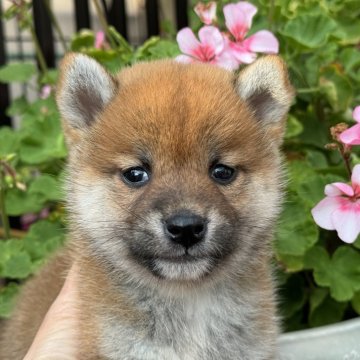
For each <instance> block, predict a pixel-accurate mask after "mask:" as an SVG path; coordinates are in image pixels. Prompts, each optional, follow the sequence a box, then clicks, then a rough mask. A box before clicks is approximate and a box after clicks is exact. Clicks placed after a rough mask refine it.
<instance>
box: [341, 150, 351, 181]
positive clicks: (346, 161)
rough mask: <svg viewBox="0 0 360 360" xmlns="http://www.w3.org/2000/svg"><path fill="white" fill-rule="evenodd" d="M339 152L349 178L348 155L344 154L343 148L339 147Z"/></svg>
mask: <svg viewBox="0 0 360 360" xmlns="http://www.w3.org/2000/svg"><path fill="white" fill-rule="evenodd" d="M340 154H341V157H342V158H343V160H344V163H345V167H346V171H347V173H348V175H349V178H350V180H351V166H350V155H349V154H346V153H345V151H344V150H343V149H340Z"/></svg>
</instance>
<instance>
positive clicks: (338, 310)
mask: <svg viewBox="0 0 360 360" xmlns="http://www.w3.org/2000/svg"><path fill="white" fill-rule="evenodd" d="M346 307H347V302H337V301H335V300H334V299H332V298H331V297H330V296H326V297H325V299H324V300H323V301H322V302H321V303H320V304H318V306H317V307H316V308H315V309H314V311H313V312H311V313H310V316H309V324H310V326H312V327H318V326H324V325H329V324H334V323H337V322H339V321H341V320H342V319H343V317H344V312H345V309H346Z"/></svg>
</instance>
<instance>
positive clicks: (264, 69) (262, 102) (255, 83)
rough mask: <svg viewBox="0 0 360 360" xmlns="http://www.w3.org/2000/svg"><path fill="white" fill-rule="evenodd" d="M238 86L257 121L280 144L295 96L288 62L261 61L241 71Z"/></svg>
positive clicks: (263, 58) (262, 59) (272, 57)
mask: <svg viewBox="0 0 360 360" xmlns="http://www.w3.org/2000/svg"><path fill="white" fill-rule="evenodd" d="M236 87H237V92H238V94H239V95H240V97H241V98H242V99H243V100H244V101H245V102H246V103H247V104H248V106H249V108H250V110H251V111H252V112H253V114H254V116H255V118H256V119H257V120H258V121H259V122H261V124H262V125H263V126H264V127H266V131H267V132H268V133H269V134H270V135H271V136H272V137H273V139H274V140H275V141H276V142H277V143H278V144H280V143H281V142H282V137H283V135H284V131H285V123H286V115H287V112H288V110H289V108H290V105H291V103H292V100H293V97H294V90H293V88H292V86H291V84H290V82H289V77H288V72H287V68H286V65H285V63H284V61H283V60H282V59H281V58H280V57H278V56H275V55H269V56H264V57H261V58H259V59H258V60H256V61H255V62H254V63H252V64H251V65H249V66H247V67H246V68H245V69H244V70H243V71H241V72H240V74H239V77H238V80H237V85H236Z"/></svg>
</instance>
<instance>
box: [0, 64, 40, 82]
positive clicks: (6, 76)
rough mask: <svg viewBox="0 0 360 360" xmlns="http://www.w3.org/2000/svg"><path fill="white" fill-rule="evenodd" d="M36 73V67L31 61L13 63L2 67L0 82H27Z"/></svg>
mask: <svg viewBox="0 0 360 360" xmlns="http://www.w3.org/2000/svg"><path fill="white" fill-rule="evenodd" d="M35 74H36V67H35V65H34V64H31V63H13V64H8V65H5V66H2V67H0V82H3V83H11V82H27V81H29V80H30V79H31V77H32V76H33V75H35Z"/></svg>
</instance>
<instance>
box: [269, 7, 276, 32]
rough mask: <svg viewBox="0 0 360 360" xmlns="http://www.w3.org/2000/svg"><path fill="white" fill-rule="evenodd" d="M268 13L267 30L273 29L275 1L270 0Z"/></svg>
mask: <svg viewBox="0 0 360 360" xmlns="http://www.w3.org/2000/svg"><path fill="white" fill-rule="evenodd" d="M269 7H270V8H269V15H268V22H269V30H271V31H272V30H273V27H274V13H275V1H274V0H270V6H269Z"/></svg>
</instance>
